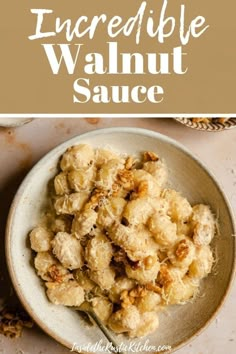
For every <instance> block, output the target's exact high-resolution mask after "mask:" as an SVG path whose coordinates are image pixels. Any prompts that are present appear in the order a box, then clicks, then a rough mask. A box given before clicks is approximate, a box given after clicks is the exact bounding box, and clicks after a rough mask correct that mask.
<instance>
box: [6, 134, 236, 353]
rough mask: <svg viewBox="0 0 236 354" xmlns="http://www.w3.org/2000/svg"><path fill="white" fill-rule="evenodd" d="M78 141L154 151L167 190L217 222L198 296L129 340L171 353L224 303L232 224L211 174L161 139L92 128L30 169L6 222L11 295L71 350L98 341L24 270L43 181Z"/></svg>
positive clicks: (30, 270)
mask: <svg viewBox="0 0 236 354" xmlns="http://www.w3.org/2000/svg"><path fill="white" fill-rule="evenodd" d="M79 143H88V144H91V145H92V146H94V147H104V146H105V147H111V148H113V149H115V150H117V151H120V152H121V153H128V154H136V153H138V152H140V151H143V150H152V151H155V152H157V153H158V154H159V155H160V156H162V157H163V158H164V159H165V160H166V162H167V164H168V166H169V176H170V178H169V179H170V185H171V186H173V187H174V188H176V189H177V190H179V191H180V192H182V194H183V195H184V196H186V197H187V198H188V199H189V201H190V202H191V203H201V202H203V203H207V204H210V205H211V207H212V210H213V211H214V213H215V214H216V215H217V216H218V218H219V226H220V231H221V235H220V236H219V235H218V236H216V237H215V239H214V242H213V247H214V249H215V252H216V253H217V256H218V262H217V264H216V268H215V269H214V272H213V274H211V275H210V276H208V278H207V279H205V280H203V281H202V286H201V295H202V296H199V297H197V298H196V300H195V301H194V302H193V303H188V304H187V305H185V306H181V305H179V306H173V307H171V308H170V309H169V310H168V313H164V312H163V313H161V314H160V328H159V330H157V331H156V333H154V334H152V335H150V336H148V337H146V338H142V339H136V340H135V341H136V342H137V343H138V342H139V343H145V341H146V340H147V339H148V340H149V345H154V346H156V347H157V346H159V345H170V346H172V348H173V350H175V349H176V348H179V347H180V346H182V345H184V344H186V343H187V342H188V341H189V340H190V339H192V338H194V336H196V334H199V332H200V331H201V330H202V329H203V328H204V327H205V326H206V325H207V324H208V323H209V321H210V320H211V319H212V318H213V317H214V316H215V315H216V313H217V311H218V310H219V308H220V307H221V305H222V303H223V301H224V299H225V297H226V294H227V292H228V289H229V286H230V284H231V282H232V278H233V273H234V257H235V237H232V235H233V234H235V226H234V223H233V215H232V211H231V209H230V206H229V204H228V202H227V199H226V197H225V195H224V192H223V190H222V188H221V187H219V184H218V182H217V181H216V180H215V178H214V177H213V176H212V174H211V173H210V172H209V171H208V170H207V168H206V167H204V166H203V165H202V163H201V161H199V160H198V159H197V158H196V157H194V156H193V155H192V154H191V153H190V152H189V151H187V150H186V149H185V148H184V147H183V146H182V145H180V144H179V143H177V142H176V141H174V140H172V139H170V138H168V137H166V136H164V135H161V134H158V133H155V132H153V131H149V130H144V129H135V128H111V129H102V130H96V131H93V132H90V133H87V134H83V135H81V136H78V137H75V138H73V139H71V140H69V141H67V142H65V143H63V144H62V145H60V146H58V147H56V148H55V149H54V150H52V151H51V152H50V153H48V154H47V155H46V156H45V157H44V158H43V159H41V160H40V161H39V162H38V163H37V164H36V165H35V166H34V168H33V169H32V170H31V172H30V173H29V174H28V175H27V177H26V178H25V180H24V181H23V183H22V185H21V186H20V188H19V190H18V192H17V194H16V196H15V199H14V201H13V204H12V206H11V210H10V213H9V218H8V223H7V230H6V255H7V262H8V267H9V272H10V275H11V278H12V282H13V284H14V287H15V289H16V292H17V294H18V296H19V298H20V300H21V302H22V304H23V305H24V307H25V308H26V310H27V311H28V312H29V314H30V315H31V316H32V318H33V319H34V320H35V322H36V323H37V324H38V325H39V326H40V327H41V328H42V329H43V330H44V331H45V332H47V333H48V334H49V335H50V336H52V337H53V338H55V339H56V340H57V341H58V342H60V343H62V344H64V345H65V346H67V347H68V348H70V349H71V348H72V346H73V344H74V343H77V344H79V345H81V346H86V345H87V344H88V343H95V342H98V341H99V340H100V339H101V338H103V336H102V334H101V333H100V331H99V329H98V328H96V327H88V326H86V325H85V323H84V322H83V321H82V319H81V317H80V315H79V314H78V313H77V312H76V311H73V310H71V309H69V308H66V307H63V306H55V305H53V304H52V303H50V302H49V301H48V300H47V297H46V295H45V291H44V286H43V285H42V282H41V281H40V279H39V278H38V276H37V275H36V273H35V271H34V268H33V266H32V253H31V250H30V248H29V242H28V236H27V235H28V233H29V231H30V230H31V229H32V228H33V227H34V226H35V225H37V223H38V221H39V218H40V214H41V212H42V209H43V206H44V204H45V200H46V198H47V185H48V181H49V180H50V179H51V178H52V177H53V176H54V175H55V174H56V172H57V163H58V160H59V158H60V156H61V155H62V154H63V153H64V151H65V150H66V149H67V148H68V147H69V146H71V145H75V144H79ZM116 340H117V342H118V343H120V342H124V343H128V339H127V338H125V336H121V335H120V336H117V337H116ZM105 342H106V340H105V339H104V343H105Z"/></svg>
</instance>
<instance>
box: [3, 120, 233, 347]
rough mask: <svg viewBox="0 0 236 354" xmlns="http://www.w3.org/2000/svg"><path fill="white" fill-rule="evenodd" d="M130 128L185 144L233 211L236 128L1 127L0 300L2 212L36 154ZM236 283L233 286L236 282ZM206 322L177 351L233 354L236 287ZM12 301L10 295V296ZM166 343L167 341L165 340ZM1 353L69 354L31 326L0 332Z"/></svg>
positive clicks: (68, 123) (158, 123)
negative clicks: (14, 333)
mask: <svg viewBox="0 0 236 354" xmlns="http://www.w3.org/2000/svg"><path fill="white" fill-rule="evenodd" d="M114 126H131V127H141V128H146V129H152V130H154V131H157V132H160V133H163V134H166V135H168V136H170V137H172V138H174V139H176V140H177V141H179V142H181V143H182V144H184V145H185V146H186V147H188V148H189V149H190V150H191V151H192V152H193V153H195V154H196V155H197V156H198V157H199V158H200V159H201V160H202V161H203V162H204V163H205V164H206V165H207V166H208V167H209V169H210V170H211V171H212V172H213V173H214V174H215V176H216V177H217V179H218V180H219V182H220V183H221V185H222V186H223V188H224V190H225V192H226V194H227V196H228V197H229V200H230V202H231V204H232V206H233V209H234V212H235V213H236V155H235V153H234V152H235V147H236V129H232V130H230V131H224V132H221V133H206V132H199V131H195V130H191V129H189V128H187V127H185V126H182V125H181V124H179V123H177V122H175V121H174V120H173V119H142V118H140V119H125V118H124V119H109V118H107V119H98V118H91V119H82V118H81V119H78V118H77V119H68V118H66V119H52V118H51V119H47V118H43V119H35V120H33V122H31V123H29V124H26V125H24V126H22V127H19V128H16V129H3V128H0V151H1V155H0V162H1V166H2V169H1V174H0V196H1V197H0V210H1V213H0V302H1V299H2V297H3V296H4V295H6V296H9V294H10V283H9V278H8V276H7V274H6V264H5V260H4V254H3V252H4V228H5V221H6V216H7V213H8V209H9V206H10V203H11V200H12V198H13V196H14V194H15V191H16V189H17V186H18V185H19V183H20V182H21V180H22V178H23V177H24V175H25V174H26V172H27V171H28V170H29V169H30V168H31V167H32V165H33V164H35V163H36V162H37V161H38V160H39V159H40V157H42V156H43V155H44V154H45V153H47V152H48V151H49V150H51V149H52V148H53V147H54V146H56V145H58V144H59V143H61V142H63V141H65V140H67V139H69V138H71V137H73V136H75V135H78V134H81V133H84V132H87V131H90V130H92V129H98V128H105V127H114ZM235 285H236V284H235ZM235 285H234V287H233V289H232V291H231V293H230V295H229V297H228V299H227V301H226V303H225V305H224V306H223V308H222V309H221V311H220V313H219V315H218V316H217V318H216V319H214V320H213V322H212V323H211V325H210V326H209V327H208V328H207V329H206V330H205V331H204V332H203V333H202V334H201V335H200V336H199V337H198V338H196V339H195V340H194V341H193V342H192V343H190V344H188V345H187V346H186V347H184V348H182V349H180V350H179V351H178V352H177V353H178V354H222V353H227V354H233V353H235V347H236V344H235V342H236V335H235V331H236V306H235V298H236V286H235ZM12 299H14V296H13V297H12ZM167 344H168V343H167ZM0 353H1V354H32V353H34V354H68V353H69V350H68V349H66V348H63V347H62V346H61V345H59V344H57V343H56V342H55V341H54V340H53V339H51V338H50V337H48V336H47V335H46V334H44V333H43V332H42V331H41V330H40V329H38V328H37V326H35V327H34V328H33V329H31V330H25V331H24V333H23V336H22V338H20V339H17V340H11V339H7V338H5V337H3V336H0Z"/></svg>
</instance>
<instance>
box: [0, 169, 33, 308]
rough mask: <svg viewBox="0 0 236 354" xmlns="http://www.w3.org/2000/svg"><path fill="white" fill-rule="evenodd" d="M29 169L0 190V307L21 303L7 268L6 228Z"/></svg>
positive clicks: (14, 177)
mask: <svg viewBox="0 0 236 354" xmlns="http://www.w3.org/2000/svg"><path fill="white" fill-rule="evenodd" d="M28 170H29V169H27V170H26V169H24V170H22V171H19V172H18V174H17V175H15V176H12V177H11V178H10V179H9V180H8V181H7V183H6V184H5V185H4V186H3V188H2V189H1V190H0V307H2V305H3V304H4V303H7V305H9V306H15V305H17V304H19V300H18V299H17V297H16V295H15V293H14V290H13V288H12V285H11V281H10V277H9V274H8V270H7V264H6V257H5V228H6V221H7V216H8V212H9V209H10V206H11V202H12V200H13V198H14V195H15V193H16V191H17V189H18V187H19V185H20V183H21V182H22V180H23V178H24V177H25V175H26V174H27V172H28Z"/></svg>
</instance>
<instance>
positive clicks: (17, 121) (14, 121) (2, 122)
mask: <svg viewBox="0 0 236 354" xmlns="http://www.w3.org/2000/svg"><path fill="white" fill-rule="evenodd" d="M32 120H33V118H0V127H6V128H13V127H19V126H21V125H23V124H26V123H29V122H31V121H32Z"/></svg>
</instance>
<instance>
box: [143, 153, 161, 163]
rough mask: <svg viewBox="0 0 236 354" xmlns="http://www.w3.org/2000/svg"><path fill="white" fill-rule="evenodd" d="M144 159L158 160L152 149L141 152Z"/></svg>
mask: <svg viewBox="0 0 236 354" xmlns="http://www.w3.org/2000/svg"><path fill="white" fill-rule="evenodd" d="M143 158H144V161H145V162H147V161H158V160H159V157H158V156H157V155H156V154H155V153H154V152H152V151H145V152H144V154H143Z"/></svg>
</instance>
